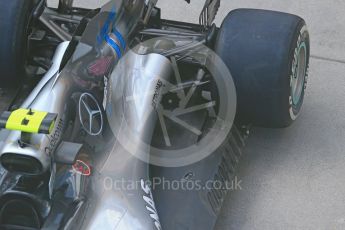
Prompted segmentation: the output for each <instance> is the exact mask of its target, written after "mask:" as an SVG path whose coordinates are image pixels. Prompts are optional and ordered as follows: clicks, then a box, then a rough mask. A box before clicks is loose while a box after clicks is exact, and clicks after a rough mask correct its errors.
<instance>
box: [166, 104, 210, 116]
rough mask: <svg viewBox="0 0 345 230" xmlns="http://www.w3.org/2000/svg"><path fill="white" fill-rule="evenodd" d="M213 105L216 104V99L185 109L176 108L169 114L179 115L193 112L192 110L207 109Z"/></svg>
mask: <svg viewBox="0 0 345 230" xmlns="http://www.w3.org/2000/svg"><path fill="white" fill-rule="evenodd" d="M214 106H216V101H211V102H208V103H205V104H202V105H196V106H192V107H189V108H187V109H176V110H175V111H173V112H171V114H172V116H181V115H184V114H187V113H193V112H196V111H199V110H203V109H208V108H211V107H214Z"/></svg>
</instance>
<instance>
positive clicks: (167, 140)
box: [157, 106, 171, 147]
mask: <svg viewBox="0 0 345 230" xmlns="http://www.w3.org/2000/svg"><path fill="white" fill-rule="evenodd" d="M157 113H158V119H159V123H160V125H161V128H162V132H163V136H164V141H165V144H166V146H169V147H170V146H171V142H170V138H169V134H168V130H167V126H166V124H165V120H164V115H163V109H162V108H161V107H160V106H159V107H158V109H157Z"/></svg>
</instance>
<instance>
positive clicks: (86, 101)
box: [79, 93, 104, 136]
mask: <svg viewBox="0 0 345 230" xmlns="http://www.w3.org/2000/svg"><path fill="white" fill-rule="evenodd" d="M79 120H80V123H81V125H82V126H83V128H84V130H85V131H86V132H87V133H88V134H89V135H91V136H97V135H99V134H101V132H102V130H103V123H104V122H103V113H102V110H101V107H100V106H99V103H98V101H97V100H96V98H95V97H94V96H92V95H91V94H89V93H83V94H82V95H81V96H80V99H79Z"/></svg>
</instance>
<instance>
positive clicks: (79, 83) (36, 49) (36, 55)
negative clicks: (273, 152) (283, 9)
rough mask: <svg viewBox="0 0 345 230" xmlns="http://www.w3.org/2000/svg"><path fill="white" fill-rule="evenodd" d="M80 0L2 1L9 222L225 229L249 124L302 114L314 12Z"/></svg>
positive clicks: (2, 155) (1, 169) (2, 177)
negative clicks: (183, 11) (53, 3)
mask: <svg viewBox="0 0 345 230" xmlns="http://www.w3.org/2000/svg"><path fill="white" fill-rule="evenodd" d="M187 2H188V3H189V1H187ZM72 3H73V1H72V0H60V1H59V6H58V8H57V9H55V8H49V7H48V6H47V2H46V0H25V1H23V0H11V1H4V0H2V1H0V31H1V35H2V36H1V40H0V70H1V72H0V99H1V100H0V107H1V113H0V114H1V115H0V128H1V131H0V163H1V165H0V229H27V230H29V229H30V230H32V229H102V230H103V229H104V230H105V229H212V228H214V226H215V223H216V220H217V217H218V214H219V212H220V209H221V207H222V203H223V201H224V199H225V197H226V194H228V192H229V191H230V190H231V188H230V187H229V185H231V184H232V182H233V180H234V178H235V173H236V166H237V164H238V162H239V160H240V157H241V151H242V148H243V147H244V142H245V138H246V137H247V136H248V134H249V130H250V126H252V125H254V126H261V127H269V128H283V127H287V126H289V125H291V124H292V123H293V121H294V120H296V118H297V117H298V115H299V113H300V111H301V107H302V104H303V99H304V94H305V89H306V84H307V79H308V68H309V55H310V45H309V34H308V31H307V27H306V24H305V22H304V20H303V19H302V18H300V17H298V16H295V15H291V14H286V13H280V12H274V11H267V10H256V9H237V10H233V11H231V12H230V13H229V14H228V15H227V16H226V17H225V19H224V21H223V23H222V25H221V26H220V27H217V26H216V25H215V24H214V23H213V22H214V19H215V17H216V14H217V11H218V9H219V7H220V0H206V2H205V5H204V8H203V9H202V12H201V14H200V18H199V23H197V24H190V23H184V22H178V21H171V20H165V19H162V18H161V10H160V8H158V7H157V6H156V3H157V0H146V1H144V0H112V1H110V2H109V3H107V4H105V5H104V6H103V7H102V8H101V9H95V10H91V9H82V8H76V7H73V4H72Z"/></svg>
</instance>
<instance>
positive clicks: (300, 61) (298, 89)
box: [291, 42, 307, 106]
mask: <svg viewBox="0 0 345 230" xmlns="http://www.w3.org/2000/svg"><path fill="white" fill-rule="evenodd" d="M306 65H307V47H306V45H305V43H304V42H303V43H302V44H301V45H300V47H299V48H298V54H297V60H296V66H295V68H294V69H295V71H294V74H293V76H292V79H291V90H292V103H293V105H295V106H296V105H298V104H299V102H300V101H301V98H302V95H303V89H304V82H305V73H306Z"/></svg>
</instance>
